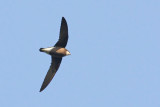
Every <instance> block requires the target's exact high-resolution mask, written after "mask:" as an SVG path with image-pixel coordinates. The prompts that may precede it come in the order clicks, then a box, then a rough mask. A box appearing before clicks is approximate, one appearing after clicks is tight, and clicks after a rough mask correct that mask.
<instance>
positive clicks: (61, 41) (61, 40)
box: [54, 17, 68, 48]
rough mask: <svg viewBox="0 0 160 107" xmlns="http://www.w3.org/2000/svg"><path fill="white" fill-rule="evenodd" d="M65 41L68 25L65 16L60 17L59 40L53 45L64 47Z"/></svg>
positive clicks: (66, 39)
mask: <svg viewBox="0 0 160 107" xmlns="http://www.w3.org/2000/svg"><path fill="white" fill-rule="evenodd" d="M67 41H68V26H67V22H66V20H65V18H64V17H62V21H61V28H60V34H59V40H58V42H57V43H56V44H55V45H54V46H55V47H56V46H57V47H64V48H65V47H66V45H67Z"/></svg>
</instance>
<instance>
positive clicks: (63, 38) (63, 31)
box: [40, 17, 70, 92]
mask: <svg viewBox="0 0 160 107" xmlns="http://www.w3.org/2000/svg"><path fill="white" fill-rule="evenodd" d="M67 42H68V26H67V22H66V20H65V18H64V17H62V21H61V27H60V34H59V39H58V41H57V43H56V44H55V45H54V47H49V48H40V52H45V53H47V54H49V55H51V59H52V60H51V65H50V68H49V70H48V72H47V74H46V77H45V79H44V81H43V83H42V86H41V89H40V92H41V91H43V90H44V89H45V88H46V87H47V86H48V84H49V83H50V82H51V80H52V79H53V77H54V76H55V74H56V72H57V70H58V68H59V66H60V64H61V61H62V57H64V56H67V55H70V52H69V51H68V50H67V49H65V47H66V45H67Z"/></svg>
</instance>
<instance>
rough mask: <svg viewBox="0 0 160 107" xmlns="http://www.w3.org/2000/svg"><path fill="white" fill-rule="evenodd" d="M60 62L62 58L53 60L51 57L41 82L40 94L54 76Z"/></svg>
mask: <svg viewBox="0 0 160 107" xmlns="http://www.w3.org/2000/svg"><path fill="white" fill-rule="evenodd" d="M61 61H62V58H55V57H53V56H52V63H51V66H50V68H49V70H48V72H47V75H46V77H45V79H44V81H43V84H42V86H41V89H40V92H41V91H43V90H44V89H45V88H46V87H47V86H48V84H49V83H50V82H51V80H52V78H53V77H54V75H55V74H56V72H57V70H58V68H59V66H60V63H61Z"/></svg>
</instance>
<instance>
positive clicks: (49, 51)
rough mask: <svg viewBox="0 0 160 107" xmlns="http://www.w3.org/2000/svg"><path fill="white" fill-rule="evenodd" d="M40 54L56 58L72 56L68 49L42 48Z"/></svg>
mask: <svg viewBox="0 0 160 107" xmlns="http://www.w3.org/2000/svg"><path fill="white" fill-rule="evenodd" d="M40 52H45V53H47V54H49V55H51V56H54V57H64V56H67V55H70V52H69V51H68V50H67V49H66V48H62V47H49V48H40Z"/></svg>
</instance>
